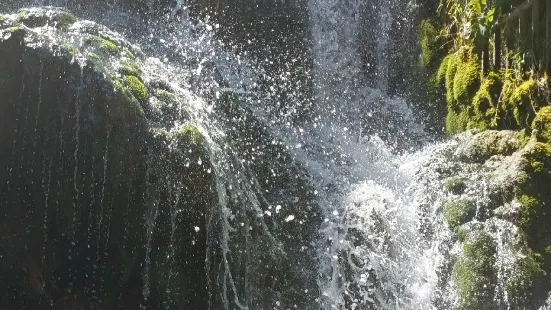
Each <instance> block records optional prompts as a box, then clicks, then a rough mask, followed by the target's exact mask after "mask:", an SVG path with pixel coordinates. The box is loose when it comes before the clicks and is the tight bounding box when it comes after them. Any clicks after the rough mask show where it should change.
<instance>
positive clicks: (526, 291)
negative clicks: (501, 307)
mask: <svg viewBox="0 0 551 310" xmlns="http://www.w3.org/2000/svg"><path fill="white" fill-rule="evenodd" d="M539 260H541V257H538V256H536V255H527V256H524V257H521V258H519V259H518V260H517V261H516V262H515V265H514V267H513V270H512V272H511V275H510V276H509V277H507V279H506V289H507V295H508V296H509V298H508V300H509V307H510V308H511V309H539V308H540V307H541V306H542V305H543V304H544V302H545V299H546V297H547V289H546V288H547V287H548V286H549V285H548V284H546V283H545V282H546V276H545V272H544V271H543V269H542V267H541V263H540V262H539Z"/></svg>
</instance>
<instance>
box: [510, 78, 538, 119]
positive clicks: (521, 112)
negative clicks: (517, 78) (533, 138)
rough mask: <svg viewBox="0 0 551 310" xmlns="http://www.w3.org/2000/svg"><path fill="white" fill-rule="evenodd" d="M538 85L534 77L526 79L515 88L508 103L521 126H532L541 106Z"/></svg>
mask: <svg viewBox="0 0 551 310" xmlns="http://www.w3.org/2000/svg"><path fill="white" fill-rule="evenodd" d="M537 93H538V85H537V83H536V81H535V80H534V79H529V80H527V81H524V82H523V83H522V84H520V85H519V86H518V87H516V88H515V90H514V91H513V93H512V94H511V97H510V98H508V101H507V104H508V105H509V108H510V110H512V111H513V116H514V118H515V121H516V123H517V125H519V126H520V127H530V124H531V123H532V120H533V119H534V117H535V114H536V110H535V109H536V108H537V106H539V102H538V100H537Z"/></svg>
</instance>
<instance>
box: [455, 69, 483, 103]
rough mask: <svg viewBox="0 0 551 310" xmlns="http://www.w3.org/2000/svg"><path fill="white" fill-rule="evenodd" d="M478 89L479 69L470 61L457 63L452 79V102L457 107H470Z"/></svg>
mask: <svg viewBox="0 0 551 310" xmlns="http://www.w3.org/2000/svg"><path fill="white" fill-rule="evenodd" d="M479 87H480V67H479V66H478V64H476V63H475V62H472V61H459V63H458V64H457V69H456V73H455V76H454V78H453V100H454V102H455V104H456V105H457V106H459V107H467V106H470V105H471V102H472V98H473V97H474V95H475V94H476V92H477V90H478V89H479Z"/></svg>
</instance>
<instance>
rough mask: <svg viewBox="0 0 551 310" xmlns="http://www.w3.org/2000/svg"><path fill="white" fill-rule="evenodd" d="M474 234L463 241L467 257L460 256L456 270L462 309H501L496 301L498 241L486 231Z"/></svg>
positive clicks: (454, 269)
mask: <svg viewBox="0 0 551 310" xmlns="http://www.w3.org/2000/svg"><path fill="white" fill-rule="evenodd" d="M471 234H472V235H474V236H470V238H468V239H467V240H466V241H465V243H464V244H463V256H462V257H460V258H459V259H457V261H456V262H455V264H454V265H453V271H452V276H453V281H454V283H455V285H456V286H457V294H458V297H459V304H460V309H462V310H479V309H497V307H498V305H496V304H495V303H494V302H493V299H494V291H495V287H496V283H497V278H496V275H495V261H496V257H495V255H496V247H495V244H494V240H493V238H492V237H491V236H490V235H489V234H487V233H485V232H483V231H475V232H473V233H471Z"/></svg>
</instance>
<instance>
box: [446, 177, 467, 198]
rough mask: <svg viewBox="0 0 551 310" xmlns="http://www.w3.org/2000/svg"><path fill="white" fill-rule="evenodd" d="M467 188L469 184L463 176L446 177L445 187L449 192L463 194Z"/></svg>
mask: <svg viewBox="0 0 551 310" xmlns="http://www.w3.org/2000/svg"><path fill="white" fill-rule="evenodd" d="M466 188H467V185H466V184H465V180H464V179H463V178H462V177H451V178H448V179H446V181H445V183H444V189H445V190H446V191H447V192H449V193H453V194H456V195H460V194H463V192H465V189H466Z"/></svg>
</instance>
